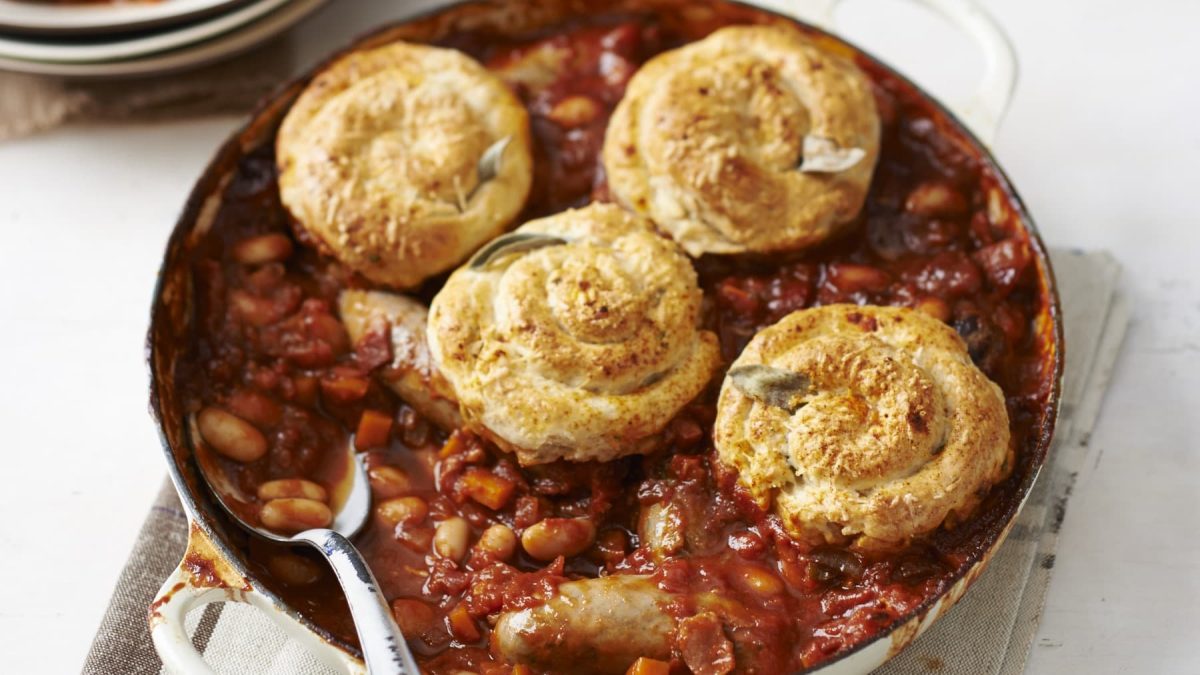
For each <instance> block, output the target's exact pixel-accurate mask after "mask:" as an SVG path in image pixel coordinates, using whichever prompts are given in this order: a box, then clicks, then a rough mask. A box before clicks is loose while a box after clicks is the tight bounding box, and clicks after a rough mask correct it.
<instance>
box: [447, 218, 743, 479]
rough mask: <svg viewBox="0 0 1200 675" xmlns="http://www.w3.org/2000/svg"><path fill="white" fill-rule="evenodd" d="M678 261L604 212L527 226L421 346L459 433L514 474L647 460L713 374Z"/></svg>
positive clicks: (474, 273) (466, 283)
mask: <svg viewBox="0 0 1200 675" xmlns="http://www.w3.org/2000/svg"><path fill="white" fill-rule="evenodd" d="M700 303H701V293H700V289H699V287H698V286H697V281H696V272H695V270H693V268H692V265H691V262H690V261H689V260H688V258H687V256H685V255H684V254H683V252H682V251H680V250H679V249H678V247H677V246H675V244H674V243H672V242H671V241H670V240H669V239H666V238H664V237H662V236H660V235H658V234H657V233H656V232H655V231H654V229H653V227H652V226H651V225H650V223H648V222H647V221H645V220H644V219H642V218H639V217H637V216H635V215H633V214H631V213H629V212H627V211H625V210H624V209H621V208H620V207H618V206H616V205H612V204H593V205H591V206H588V207H587V208H583V209H579V210H571V211H566V212H563V213H559V214H556V215H554V216H550V217H548V218H542V219H539V220H534V221H531V222H529V223H526V224H525V225H523V226H521V227H520V228H518V229H517V230H515V231H514V232H512V233H510V234H507V235H504V236H503V237H501V238H500V239H498V240H496V241H495V242H492V243H490V244H488V245H486V246H484V247H483V248H482V249H480V251H479V253H478V254H476V256H475V257H474V258H473V259H472V260H471V262H469V263H468V264H467V265H465V266H464V267H462V268H461V269H459V270H458V271H456V272H455V273H454V274H453V275H451V276H450V279H449V280H448V281H447V282H446V285H445V286H444V287H443V288H442V290H441V292H440V293H438V295H437V296H436V297H435V298H434V300H433V304H432V306H431V307H430V316H429V346H430V351H431V353H432V355H433V358H434V361H435V363H436V365H437V367H438V368H439V369H440V371H441V373H442V375H443V376H445V378H446V379H447V380H448V381H449V382H450V384H451V386H452V387H453V389H454V392H455V394H456V396H457V397H458V401H459V404H460V406H461V409H462V413H463V417H464V418H465V420H466V422H467V424H468V426H470V427H472V428H473V429H474V430H475V431H477V432H479V433H481V434H483V435H485V436H487V437H489V438H491V439H492V440H493V441H494V442H495V443H497V444H498V445H499V446H501V447H503V448H505V449H507V450H510V451H513V452H515V453H516V454H517V457H518V459H519V460H520V461H521V462H522V463H524V464H539V463H543V462H550V461H553V460H556V459H568V460H576V461H585V460H598V461H606V460H610V459H613V458H615V457H620V456H623V455H627V454H632V453H640V452H647V451H649V450H652V449H653V448H654V447H655V445H656V443H657V441H656V437H657V436H658V434H659V432H660V431H662V429H663V428H664V427H665V426H666V424H667V423H668V422H669V421H670V420H671V419H672V418H673V417H674V416H675V414H676V413H677V412H679V410H680V409H681V408H682V407H683V406H684V405H685V404H687V403H688V402H689V401H691V400H692V399H693V398H695V397H696V395H697V394H699V393H700V392H701V390H703V388H704V386H705V385H706V384H707V383H708V381H709V379H710V378H711V376H712V374H713V372H714V370H715V369H716V368H717V366H718V363H719V360H720V357H719V354H718V347H717V338H716V336H715V335H714V334H713V333H711V332H708V331H703V330H700V328H699V327H698V324H699V318H700Z"/></svg>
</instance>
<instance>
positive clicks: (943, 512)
mask: <svg viewBox="0 0 1200 675" xmlns="http://www.w3.org/2000/svg"><path fill="white" fill-rule="evenodd" d="M714 434H715V443H716V447H717V451H718V453H719V454H720V457H721V461H723V462H726V463H728V464H731V465H733V466H735V467H737V469H738V481H739V483H740V484H741V485H742V486H744V487H745V488H746V490H747V491H748V492H749V493H750V494H751V495H752V496H753V497H754V498H755V499H756V500H757V501H758V502H759V503H760V505H762V506H763V507H764V508H769V509H773V510H774V512H775V513H776V514H777V515H778V516H779V517H780V519H781V520H782V523H783V525H784V526H785V527H786V529H787V530H788V532H789V533H790V534H791V535H792V536H794V537H795V538H796V539H798V540H800V541H804V542H806V543H809V544H811V545H814V546H819V545H823V544H837V545H850V546H852V547H854V548H857V549H897V548H900V547H902V546H903V545H905V544H907V543H909V542H910V541H911V540H912V539H913V538H914V537H916V536H918V535H921V534H926V533H928V532H930V531H932V530H934V529H936V528H937V527H938V526H940V525H942V524H943V523H944V522H946V521H947V518H950V519H951V522H952V523H953V522H958V521H962V520H965V519H966V518H968V517H969V516H970V515H971V513H972V511H973V510H974V509H975V507H976V506H977V505H978V504H979V501H980V498H981V495H983V494H986V493H987V490H988V489H989V488H990V487H991V486H992V485H995V484H996V483H998V482H999V481H1000V480H1001V479H1003V478H1004V477H1005V476H1006V475H1007V472H1008V470H1009V469H1011V466H1012V461H1011V460H1012V448H1011V447H1010V446H1009V432H1008V414H1007V412H1006V411H1005V408H1004V394H1003V392H1001V391H1000V387H998V386H997V385H996V384H995V383H993V382H992V381H991V380H989V379H988V378H987V376H986V375H984V374H983V373H982V372H980V370H979V369H978V368H977V367H976V366H975V364H973V363H972V362H971V357H970V355H969V354H968V353H967V346H966V344H965V343H964V342H963V340H962V338H960V337H959V336H958V334H957V333H955V332H954V329H952V328H950V327H949V326H947V325H946V324H944V323H942V322H941V321H938V320H937V319H934V318H932V317H930V316H928V315H927V314H925V313H923V312H919V311H917V310H912V309H907V308H899V307H859V306H857V305H827V306H824V307H818V308H814V309H806V310H801V311H798V312H795V313H793V314H790V315H788V316H786V317H784V318H783V319H782V320H781V321H779V322H778V323H776V324H774V325H772V326H770V327H768V328H765V329H763V330H762V331H761V332H759V333H758V334H757V335H755V336H754V339H752V340H751V341H750V344H748V345H747V346H746V348H745V350H743V351H742V354H741V356H739V357H738V359H737V360H736V361H734V362H733V365H732V367H731V368H730V370H729V373H728V375H727V376H726V378H725V382H724V383H723V385H722V387H721V397H720V400H719V402H718V403H717V421H716V426H715V429H714Z"/></svg>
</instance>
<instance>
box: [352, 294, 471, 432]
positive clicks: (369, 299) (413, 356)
mask: <svg viewBox="0 0 1200 675" xmlns="http://www.w3.org/2000/svg"><path fill="white" fill-rule="evenodd" d="M338 312H339V314H340V315H341V317H342V323H343V324H345V326H346V332H347V333H349V334H350V340H351V342H353V343H355V344H358V342H359V341H360V340H361V339H362V338H363V336H364V335H366V334H367V333H368V332H369V331H371V330H372V329H373V328H375V327H376V326H377V325H378V323H379V322H381V321H382V322H386V325H387V327H388V330H389V333H390V335H391V340H392V354H393V357H392V363H391V367H390V368H388V369H385V370H383V371H381V372H380V374H379V379H380V380H381V381H382V382H383V383H384V384H386V385H387V386H388V387H389V388H390V389H391V390H392V391H394V392H396V395H397V396H399V397H400V398H401V399H403V400H404V401H405V402H406V403H408V404H409V405H411V406H412V407H413V408H414V409H416V411H417V412H419V413H421V415H423V416H424V417H426V418H427V419H429V420H430V421H432V422H433V423H434V424H436V425H438V426H440V427H442V428H443V429H447V430H450V429H457V428H458V427H460V426H462V417H461V416H460V415H459V413H458V402H457V401H456V400H455V399H454V395H453V393H452V392H451V390H450V385H449V384H448V383H447V382H446V381H445V380H444V379H443V378H442V376H441V374H440V373H438V372H437V371H436V370H435V369H434V366H433V361H432V359H430V357H429V343H428V342H427V341H426V338H425V335H426V333H425V322H426V319H427V317H428V316H429V310H428V308H426V307H425V305H423V304H421V303H420V302H418V301H416V300H413V299H412V298H409V297H407V296H404V295H398V294H395V293H387V292H384V291H359V290H347V291H342V294H341V295H340V296H339V297H338Z"/></svg>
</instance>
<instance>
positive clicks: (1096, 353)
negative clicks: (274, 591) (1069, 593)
mask: <svg viewBox="0 0 1200 675" xmlns="http://www.w3.org/2000/svg"><path fill="white" fill-rule="evenodd" d="M1051 258H1052V260H1053V263H1054V269H1055V272H1056V275H1057V279H1058V286H1059V292H1060V293H1061V296H1062V301H1063V315H1064V322H1065V325H1066V332H1067V335H1066V341H1067V344H1068V345H1069V346H1068V348H1067V350H1066V354H1067V364H1066V380H1065V385H1064V391H1063V405H1062V415H1061V416H1060V418H1059V422H1058V430H1057V433H1056V434H1055V445H1054V447H1053V448H1052V449H1051V455H1050V459H1049V461H1048V463H1047V464H1046V466H1045V467H1044V468H1043V470H1042V475H1041V477H1040V478H1039V479H1038V482H1037V484H1036V485H1035V487H1034V489H1033V492H1032V493H1031V495H1030V497H1029V500H1028V502H1027V503H1026V504H1025V508H1024V509H1023V510H1022V512H1021V515H1020V517H1019V518H1018V520H1017V523H1016V525H1015V526H1014V528H1013V530H1012V533H1011V534H1010V535H1009V537H1008V539H1007V540H1006V541H1005V543H1004V545H1003V546H1001V548H1000V550H999V552H998V553H997V554H996V556H995V557H994V558H993V559H992V562H991V564H990V565H989V566H988V568H987V571H985V572H984V574H983V575H982V576H981V577H980V578H979V579H978V581H976V582H975V585H974V586H972V587H971V590H970V591H969V592H968V593H967V594H966V596H965V597H964V598H963V599H962V601H961V602H959V603H958V604H957V605H956V606H955V607H954V608H953V609H951V610H950V611H949V612H948V613H947V614H946V615H945V616H944V617H942V618H941V619H940V620H939V621H938V622H937V623H936V624H934V626H933V627H932V628H931V629H930V630H929V631H928V632H927V633H926V634H925V635H923V636H922V637H921V638H920V639H918V640H917V641H916V642H915V643H913V644H912V645H911V646H910V647H909V648H908V649H907V650H905V651H904V652H902V653H901V654H900V655H899V656H897V657H896V658H894V659H892V660H891V661H890V662H888V664H887V665H885V666H883V667H882V668H881V669H880V670H879V671H878V672H879V673H883V674H887V675H892V674H896V673H920V672H944V673H993V674H1000V675H1009V674H1011V673H1019V672H1021V671H1022V670H1024V667H1025V661H1026V658H1027V657H1028V655H1029V648H1030V646H1031V644H1032V642H1033V637H1034V635H1035V634H1036V633H1037V626H1038V618H1039V616H1040V613H1041V609H1042V603H1043V601H1044V599H1045V596H1046V587H1047V584H1048V583H1049V581H1050V576H1051V573H1052V571H1053V568H1054V553H1055V549H1056V548H1057V545H1058V531H1059V528H1060V526H1061V525H1062V522H1063V517H1064V516H1065V515H1066V508H1067V500H1068V498H1069V497H1070V494H1071V484H1072V482H1073V480H1074V476H1075V474H1076V472H1077V471H1078V469H1079V467H1080V466H1081V465H1082V463H1083V461H1084V459H1085V454H1086V451H1087V441H1088V436H1089V434H1090V432H1091V430H1092V427H1093V425H1094V423H1095V420H1096V416H1097V414H1098V413H1099V410H1100V404H1101V402H1102V400H1103V396H1104V392H1105V390H1106V389H1107V388H1108V383H1109V378H1110V376H1111V374H1112V370H1113V364H1114V362H1115V361H1116V358H1117V354H1118V352H1119V351H1120V347H1121V341H1122V339H1123V338H1124V334H1125V328H1126V325H1127V324H1128V322H1129V308H1128V306H1127V305H1126V303H1125V300H1124V298H1123V297H1122V295H1121V293H1120V292H1119V288H1118V279H1119V276H1120V268H1119V266H1118V264H1117V263H1116V261H1114V260H1113V258H1112V257H1111V256H1109V255H1108V254H1107V253H1104V252H1091V253H1086V252H1081V251H1068V250H1056V251H1053V252H1052V254H1051ZM186 544H187V519H186V517H185V516H184V514H183V511H182V509H181V508H180V506H179V501H178V499H177V498H176V497H175V493H174V491H173V490H172V489H171V486H170V483H167V484H166V485H165V486H164V487H163V491H162V492H161V493H160V494H159V496H158V499H157V500H156V501H155V503H154V506H153V507H152V508H151V510H150V514H149V515H148V516H147V518H146V522H145V524H144V525H143V526H142V531H141V533H140V534H139V535H138V539H137V544H136V545H135V546H134V549H133V552H132V554H131V555H130V557H129V562H128V563H127V564H126V566H125V569H124V570H123V571H122V572H121V576H120V578H119V579H118V581H117V588H116V591H115V592H114V593H113V597H112V601H111V602H110V604H109V607H108V611H107V613H106V614H105V616H104V620H103V621H102V622H101V624H100V629H99V631H98V632H97V634H96V638H95V641H94V642H93V644H92V649H91V652H90V653H89V654H88V658H87V663H86V664H85V665H84V668H83V672H84V674H85V675H92V674H96V675H99V674H105V675H107V674H108V673H114V672H121V673H131V674H140V673H157V672H159V671H160V670H161V668H162V666H161V664H160V662H159V660H158V657H157V656H156V655H155V653H154V647H153V646H152V645H151V643H150V635H149V633H148V629H147V624H146V611H147V607H148V606H149V604H150V602H151V601H152V600H153V599H154V596H155V594H156V592H157V591H158V587H159V585H160V584H161V583H162V580H163V579H165V578H166V577H167V575H168V574H170V573H171V571H172V570H173V569H174V568H175V566H176V565H177V564H178V562H179V559H180V557H181V556H182V555H183V551H184V548H185V546H186ZM187 628H188V630H189V631H190V634H191V635H192V636H193V642H194V643H195V644H196V646H197V648H198V649H200V651H201V652H202V653H203V654H204V656H205V659H206V660H207V661H208V662H209V663H210V664H211V665H212V666H213V667H214V668H215V669H216V670H217V671H218V672H221V673H255V674H259V673H280V674H284V673H301V674H304V675H309V674H316V673H327V672H330V671H329V670H328V668H327V667H326V666H324V665H322V664H321V663H319V662H318V661H317V660H316V659H315V658H314V657H313V656H312V655H311V654H309V653H307V652H305V651H304V650H303V649H302V648H301V647H300V646H299V645H297V644H296V643H295V642H293V641H291V640H290V639H289V638H288V637H287V636H286V635H285V634H284V633H283V631H281V630H279V629H278V628H276V627H275V626H274V624H272V623H271V621H270V620H269V619H268V618H266V617H265V616H263V615H262V614H260V613H259V612H258V611H257V610H255V609H253V608H251V607H249V606H246V605H238V604H236V603H227V604H224V605H222V604H213V605H208V606H207V607H205V609H204V610H203V611H196V612H194V613H193V614H192V615H191V616H189V617H188V621H187Z"/></svg>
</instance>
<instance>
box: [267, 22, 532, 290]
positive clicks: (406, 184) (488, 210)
mask: <svg viewBox="0 0 1200 675" xmlns="http://www.w3.org/2000/svg"><path fill="white" fill-rule="evenodd" d="M276 156H277V162H278V165H279V191H280V197H281V199H282V201H283V205H284V206H285V207H286V208H287V210H288V212H289V213H291V215H292V217H293V218H294V219H295V220H296V222H297V223H298V225H299V226H300V227H301V228H303V229H304V230H305V231H307V232H308V233H309V234H310V235H311V237H312V238H313V239H314V240H315V241H316V243H317V244H318V245H319V247H320V248H322V249H323V250H325V251H326V252H328V253H331V254H332V255H333V256H335V257H336V258H338V259H339V260H340V261H341V262H342V263H344V264H345V265H346V266H348V267H350V268H351V269H353V270H355V271H357V272H359V273H360V274H362V275H363V276H365V277H367V278H368V279H370V280H371V281H373V282H375V283H378V284H385V285H388V286H392V287H397V288H408V287H412V286H415V285H417V284H419V283H421V282H422V281H424V280H425V279H426V278H428V277H430V276H432V275H435V274H438V273H440V272H444V271H446V270H448V269H451V268H453V267H454V266H455V265H457V264H458V263H460V262H462V260H463V259H464V258H466V257H467V256H468V255H470V254H471V252H472V251H474V250H475V249H476V248H477V247H478V246H479V245H480V244H482V243H483V242H485V241H487V240H489V239H491V238H493V237H495V236H496V235H498V234H500V233H501V232H503V231H504V230H505V229H506V227H507V226H508V225H509V224H510V223H511V222H512V220H513V218H515V217H516V215H517V214H518V213H519V212H520V211H521V208H522V207H523V206H524V205H525V200H526V197H527V196H528V194H529V189H530V185H531V183H532V175H533V162H532V158H531V152H530V136H529V118H528V114H527V112H526V110H525V107H524V106H523V105H522V104H521V102H520V101H519V100H518V99H517V97H516V96H515V95H514V94H513V93H512V92H511V91H510V90H509V89H508V87H507V86H506V85H505V84H504V83H503V82H502V81H501V80H500V79H499V78H497V77H496V76H495V75H493V74H491V73H490V72H488V71H487V70H486V69H485V68H484V67H483V66H482V65H480V64H479V63H478V62H476V61H475V60H473V59H472V58H471V57H469V56H467V55H465V54H463V53H461V52H458V51H455V50H453V49H442V48H438V47H429V46H425V45H416V44H408V43H403V42H397V43H393V44H389V45H386V46H384V47H379V48H377V49H372V50H369V51H361V52H354V53H352V54H348V55H346V56H344V57H342V58H341V59H339V60H338V61H336V62H334V63H333V64H332V65H330V66H329V67H328V68H326V69H325V70H324V71H322V72H321V74H319V75H318V76H317V77H316V78H314V79H313V81H312V82H311V83H310V84H309V85H308V88H307V89H305V90H304V92H303V93H302V94H301V95H300V97H299V98H298V99H296V102H295V104H294V105H293V106H292V109H291V110H290V111H289V112H288V114H287V117H286V118H285V119H284V121H283V124H282V126H281V127H280V129H279V135H278V139H277V141H276Z"/></svg>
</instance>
